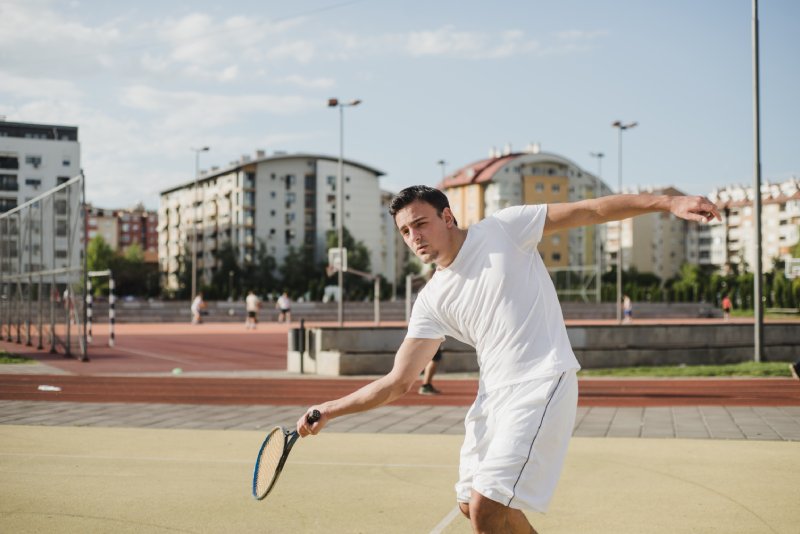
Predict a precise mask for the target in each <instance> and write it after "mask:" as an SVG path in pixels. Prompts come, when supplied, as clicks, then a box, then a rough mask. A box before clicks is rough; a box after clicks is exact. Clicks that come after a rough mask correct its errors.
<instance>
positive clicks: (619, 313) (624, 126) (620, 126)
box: [611, 121, 639, 324]
mask: <svg viewBox="0 0 800 534" xmlns="http://www.w3.org/2000/svg"><path fill="white" fill-rule="evenodd" d="M637 124H639V123H638V122H629V123H623V122H622V121H614V122H613V123H612V124H611V126H613V127H614V128H617V129H618V130H619V136H618V138H619V142H618V147H619V156H618V161H617V173H618V185H617V193H622V132H624V131H625V130H629V129H631V128H635V127H636V125H637ZM617 230H618V233H617V323H619V324H622V221H619V222H618V226H617Z"/></svg>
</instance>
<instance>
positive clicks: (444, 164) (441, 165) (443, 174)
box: [436, 159, 447, 182]
mask: <svg viewBox="0 0 800 534" xmlns="http://www.w3.org/2000/svg"><path fill="white" fill-rule="evenodd" d="M436 164H437V165H439V166H440V167H441V168H442V182H444V177H445V176H446V174H447V173H446V171H445V167H446V165H447V162H446V161H445V160H443V159H440V160H439V161H437V162H436Z"/></svg>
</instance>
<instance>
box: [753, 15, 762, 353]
mask: <svg viewBox="0 0 800 534" xmlns="http://www.w3.org/2000/svg"><path fill="white" fill-rule="evenodd" d="M758 80H759V75H758V0H753V150H754V160H755V161H754V166H753V218H754V219H755V220H754V221H753V223H754V224H753V226H754V228H753V231H754V233H755V236H754V237H755V242H756V260H755V265H754V267H755V271H756V272H755V276H754V277H753V311H755V331H754V332H753V336H754V343H753V349H754V350H753V359H754V360H755V361H756V362H760V361H761V349H762V347H763V345H764V313H763V312H764V310H763V308H762V306H763V304H762V302H761V294H762V287H761V271H762V265H761V118H760V116H761V115H760V111H759V81H758Z"/></svg>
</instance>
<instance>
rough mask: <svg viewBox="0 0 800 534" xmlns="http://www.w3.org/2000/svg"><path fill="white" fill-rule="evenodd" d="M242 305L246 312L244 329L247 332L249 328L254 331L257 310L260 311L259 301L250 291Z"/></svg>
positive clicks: (256, 322)
mask: <svg viewBox="0 0 800 534" xmlns="http://www.w3.org/2000/svg"><path fill="white" fill-rule="evenodd" d="M244 304H245V308H246V310H247V319H245V321H244V327H245V328H246V329H248V330H250V329H251V328H252V329H253V330H255V329H256V325H257V324H258V310H260V309H261V299H260V298H258V297H257V296H256V294H255V293H253V292H252V291H248V292H247V298H245V299H244Z"/></svg>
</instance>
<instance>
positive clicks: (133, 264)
mask: <svg viewBox="0 0 800 534" xmlns="http://www.w3.org/2000/svg"><path fill="white" fill-rule="evenodd" d="M111 271H112V273H113V275H114V283H115V284H116V289H115V291H116V293H117V294H118V295H134V296H137V297H152V296H155V295H157V294H158V265H157V264H155V263H146V262H145V261H144V252H143V251H142V247H141V246H140V245H139V244H138V243H134V244H132V245H131V246H129V247H128V248H127V249H125V252H124V253H123V254H116V255H115V256H114V259H113V260H112V262H111Z"/></svg>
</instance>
